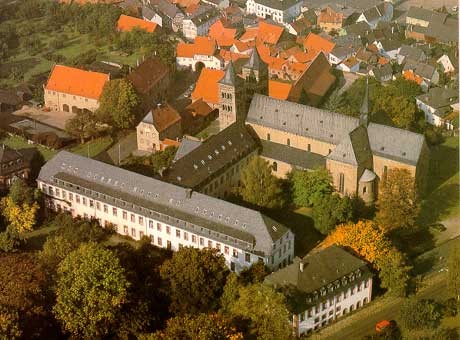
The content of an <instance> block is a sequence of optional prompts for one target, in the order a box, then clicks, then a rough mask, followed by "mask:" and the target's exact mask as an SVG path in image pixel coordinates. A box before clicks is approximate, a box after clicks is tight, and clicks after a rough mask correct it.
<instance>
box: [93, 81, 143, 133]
mask: <svg viewBox="0 0 460 340" xmlns="http://www.w3.org/2000/svg"><path fill="white" fill-rule="evenodd" d="M138 105H139V97H138V95H137V94H136V91H135V90H134V87H133V86H132V85H131V83H130V82H128V81H127V80H125V79H114V80H111V81H109V82H107V83H106V84H105V86H104V89H103V90H102V95H101V98H100V105H99V109H98V110H97V111H96V115H97V117H98V118H99V120H101V121H102V122H105V123H109V124H110V123H113V124H114V125H115V126H116V127H118V128H120V129H127V128H130V127H132V126H133V124H134V121H135V117H136V113H137V109H138Z"/></svg>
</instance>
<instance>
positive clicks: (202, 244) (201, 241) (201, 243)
mask: <svg viewBox="0 0 460 340" xmlns="http://www.w3.org/2000/svg"><path fill="white" fill-rule="evenodd" d="M200 246H204V238H202V237H200Z"/></svg>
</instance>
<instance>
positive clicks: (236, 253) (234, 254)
mask: <svg viewBox="0 0 460 340" xmlns="http://www.w3.org/2000/svg"><path fill="white" fill-rule="evenodd" d="M233 257H238V250H237V249H233Z"/></svg>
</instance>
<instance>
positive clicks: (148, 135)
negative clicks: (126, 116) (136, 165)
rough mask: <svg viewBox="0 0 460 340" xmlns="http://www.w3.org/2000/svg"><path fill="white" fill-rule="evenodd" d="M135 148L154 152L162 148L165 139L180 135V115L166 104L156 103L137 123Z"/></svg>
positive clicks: (172, 138)
mask: <svg viewBox="0 0 460 340" xmlns="http://www.w3.org/2000/svg"><path fill="white" fill-rule="evenodd" d="M136 130H137V149H138V150H140V151H147V152H156V151H160V150H163V149H164V148H165V146H164V145H163V141H164V140H165V139H170V140H177V139H178V138H181V137H182V128H181V116H180V115H179V113H178V112H177V111H176V110H175V109H174V108H172V107H171V106H170V105H168V104H158V105H157V107H155V108H154V109H151V110H150V111H149V113H147V115H146V116H145V117H144V119H142V121H141V122H140V123H139V124H138V125H137V127H136Z"/></svg>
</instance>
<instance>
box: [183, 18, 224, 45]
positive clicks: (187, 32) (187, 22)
mask: <svg viewBox="0 0 460 340" xmlns="http://www.w3.org/2000/svg"><path fill="white" fill-rule="evenodd" d="M218 19H219V16H218V15H216V16H214V17H211V18H209V20H206V21H202V22H201V23H200V24H199V25H196V24H195V23H194V22H193V20H192V18H184V20H183V21H182V34H183V35H184V37H185V38H187V39H188V40H194V39H195V38H196V37H197V36H206V35H208V32H209V28H210V27H211V26H212V24H214V23H215V22H216V21H217V20H218Z"/></svg>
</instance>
